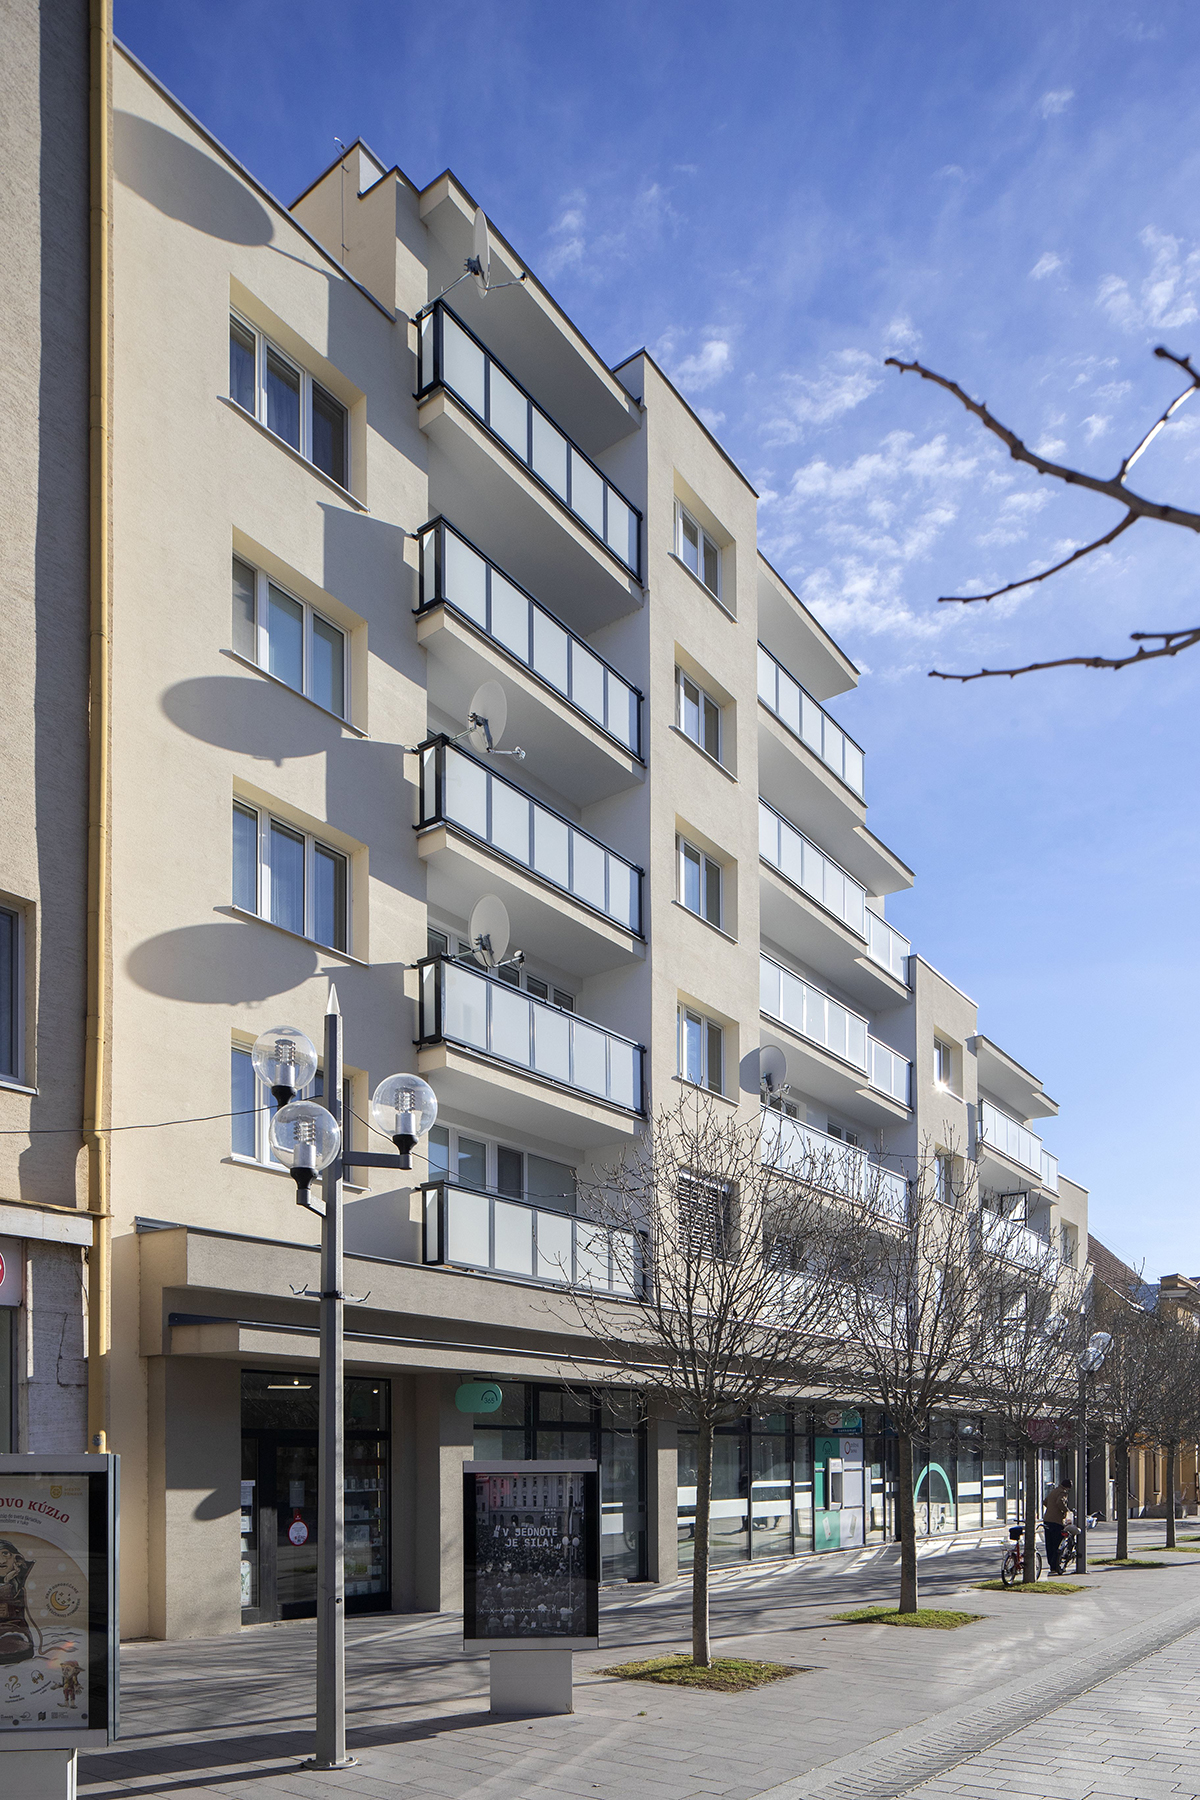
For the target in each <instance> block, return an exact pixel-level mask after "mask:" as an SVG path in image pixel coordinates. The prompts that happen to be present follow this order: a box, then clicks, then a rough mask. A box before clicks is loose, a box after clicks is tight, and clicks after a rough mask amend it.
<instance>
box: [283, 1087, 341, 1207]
mask: <svg viewBox="0 0 1200 1800" xmlns="http://www.w3.org/2000/svg"><path fill="white" fill-rule="evenodd" d="M270 1141H271V1149H272V1150H273V1151H274V1153H275V1155H276V1156H277V1157H278V1158H279V1161H280V1162H281V1163H282V1164H283V1166H284V1168H285V1169H287V1170H288V1172H289V1173H290V1175H291V1177H292V1180H293V1181H294V1182H295V1183H296V1186H297V1188H298V1189H299V1190H300V1191H299V1194H298V1196H297V1198H298V1199H300V1200H301V1201H303V1198H304V1195H305V1193H306V1192H307V1190H308V1187H309V1184H310V1183H311V1182H312V1180H313V1178H314V1176H317V1175H319V1174H320V1173H321V1170H322V1169H327V1168H328V1167H329V1165H330V1163H331V1162H332V1161H333V1159H334V1158H335V1156H336V1155H337V1153H338V1151H339V1150H340V1149H341V1147H342V1128H341V1126H340V1125H339V1124H338V1122H337V1120H336V1119H335V1118H334V1116H333V1114H332V1113H331V1112H329V1111H328V1109H327V1108H326V1107H324V1106H320V1105H319V1104H318V1103H317V1102H316V1101H315V1100H293V1101H292V1102H291V1103H290V1104H289V1105H288V1106H281V1107H280V1109H279V1111H278V1112H277V1113H276V1114H275V1117H274V1118H273V1119H272V1120H271V1131H270Z"/></svg>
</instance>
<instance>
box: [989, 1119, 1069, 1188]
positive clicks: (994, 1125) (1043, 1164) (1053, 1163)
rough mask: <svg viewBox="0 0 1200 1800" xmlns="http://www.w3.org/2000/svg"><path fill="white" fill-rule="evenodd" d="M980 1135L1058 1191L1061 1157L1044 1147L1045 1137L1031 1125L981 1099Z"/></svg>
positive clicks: (1045, 1184) (1048, 1186) (1046, 1184)
mask: <svg viewBox="0 0 1200 1800" xmlns="http://www.w3.org/2000/svg"><path fill="white" fill-rule="evenodd" d="M979 1135H980V1137H981V1138H982V1139H983V1140H984V1142H985V1143H988V1144H990V1145H992V1147H993V1149H996V1150H999V1152H1000V1154H1001V1155H1002V1156H1007V1157H1008V1158H1009V1159H1010V1160H1011V1161H1012V1162H1015V1163H1020V1165H1021V1167H1022V1168H1023V1169H1028V1170H1029V1171H1030V1173H1031V1174H1033V1175H1036V1176H1037V1177H1038V1179H1039V1181H1040V1182H1041V1184H1042V1186H1043V1187H1046V1188H1049V1189H1050V1191H1051V1193H1054V1194H1056V1193H1057V1192H1058V1158H1057V1157H1056V1156H1052V1155H1051V1154H1050V1152H1049V1151H1048V1150H1047V1149H1045V1148H1044V1146H1043V1144H1042V1140H1041V1138H1040V1137H1039V1136H1038V1135H1037V1133H1036V1132H1035V1131H1030V1129H1029V1127H1028V1126H1027V1125H1022V1124H1020V1123H1019V1122H1018V1121H1017V1120H1016V1119H1010V1118H1009V1116H1008V1114H1007V1113H1003V1112H1001V1111H1000V1108H999V1107H998V1106H993V1104H992V1102H991V1101H990V1100H980V1102H979Z"/></svg>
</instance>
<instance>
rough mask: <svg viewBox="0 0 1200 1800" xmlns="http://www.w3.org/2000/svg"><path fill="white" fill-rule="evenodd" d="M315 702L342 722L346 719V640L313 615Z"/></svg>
mask: <svg viewBox="0 0 1200 1800" xmlns="http://www.w3.org/2000/svg"><path fill="white" fill-rule="evenodd" d="M312 628H313V659H312V661H313V666H312V698H313V699H314V700H315V701H316V702H317V705H318V706H324V707H326V708H327V710H328V711H329V712H331V713H336V714H337V716H338V718H339V719H343V718H345V716H346V640H345V638H344V637H343V635H342V633H341V632H340V631H339V630H338V628H337V626H336V625H331V624H330V623H329V620H328V619H323V618H322V617H321V615H320V613H314V614H313V622H312Z"/></svg>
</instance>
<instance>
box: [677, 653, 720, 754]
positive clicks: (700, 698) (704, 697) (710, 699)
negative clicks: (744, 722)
mask: <svg viewBox="0 0 1200 1800" xmlns="http://www.w3.org/2000/svg"><path fill="white" fill-rule="evenodd" d="M685 682H686V683H687V685H688V686H689V687H691V688H694V689H695V690H696V694H697V708H696V711H697V729H698V731H699V734H700V735H699V736H698V737H693V736H692V733H691V732H690V731H689V730H688V728H687V726H686V725H685V724H684V693H683V688H684V683H685ZM705 706H711V707H712V709H713V711H714V712H715V713H716V715H717V749H716V755H715V756H714V755H713V752H712V751H711V750H709V749H708V748H707V746H706V744H705V742H704V709H705ZM675 724H676V726H677V728H678V729H679V730H680V731H681V732H682V733H683V735H684V737H685V738H687V739H688V741H689V743H693V744H695V746H696V748H697V749H698V750H700V751H702V752H703V753H704V755H705V756H707V757H711V758H712V760H713V761H714V762H717V763H720V765H721V767H722V768H724V766H725V741H724V734H725V709H724V707H723V706H722V705H721V703H720V701H719V700H717V699H715V698H714V696H713V695H712V694H710V693H709V692H708V689H707V688H705V687H703V686H702V685H701V684H700V682H698V681H697V680H696V678H695V676H693V675H689V674H688V672H687V670H686V669H681V668H680V667H679V665H678V663H677V664H676V665H675Z"/></svg>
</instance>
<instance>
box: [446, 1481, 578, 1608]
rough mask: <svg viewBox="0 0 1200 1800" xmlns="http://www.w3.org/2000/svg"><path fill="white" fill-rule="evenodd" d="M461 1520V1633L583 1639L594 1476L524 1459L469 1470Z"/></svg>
mask: <svg viewBox="0 0 1200 1800" xmlns="http://www.w3.org/2000/svg"><path fill="white" fill-rule="evenodd" d="M470 1479H471V1480H472V1481H473V1483H474V1496H473V1507H472V1501H471V1497H470V1495H468V1507H471V1509H472V1511H473V1520H472V1521H471V1523H472V1524H473V1527H474V1529H473V1531H472V1530H471V1529H470V1525H469V1526H468V1532H467V1540H468V1570H467V1584H466V1585H467V1594H466V1599H467V1612H468V1617H467V1618H466V1620H465V1621H464V1635H465V1636H466V1637H467V1638H468V1639H484V1638H584V1637H595V1636H596V1633H597V1629H598V1627H597V1604H598V1593H597V1589H598V1582H597V1574H598V1571H597V1568H596V1554H595V1549H594V1545H593V1542H592V1540H593V1539H594V1538H595V1537H596V1535H597V1520H596V1517H595V1514H596V1510H597V1505H598V1486H599V1484H598V1479H597V1476H596V1473H595V1469H594V1465H593V1467H592V1468H591V1469H588V1470H578V1469H576V1470H560V1469H554V1468H553V1467H551V1468H548V1469H539V1468H538V1467H537V1465H536V1464H535V1465H533V1466H532V1467H529V1466H526V1467H525V1468H524V1469H516V1470H513V1471H511V1472H508V1473H502V1474H490V1473H489V1474H476V1475H474V1476H472V1477H470Z"/></svg>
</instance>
